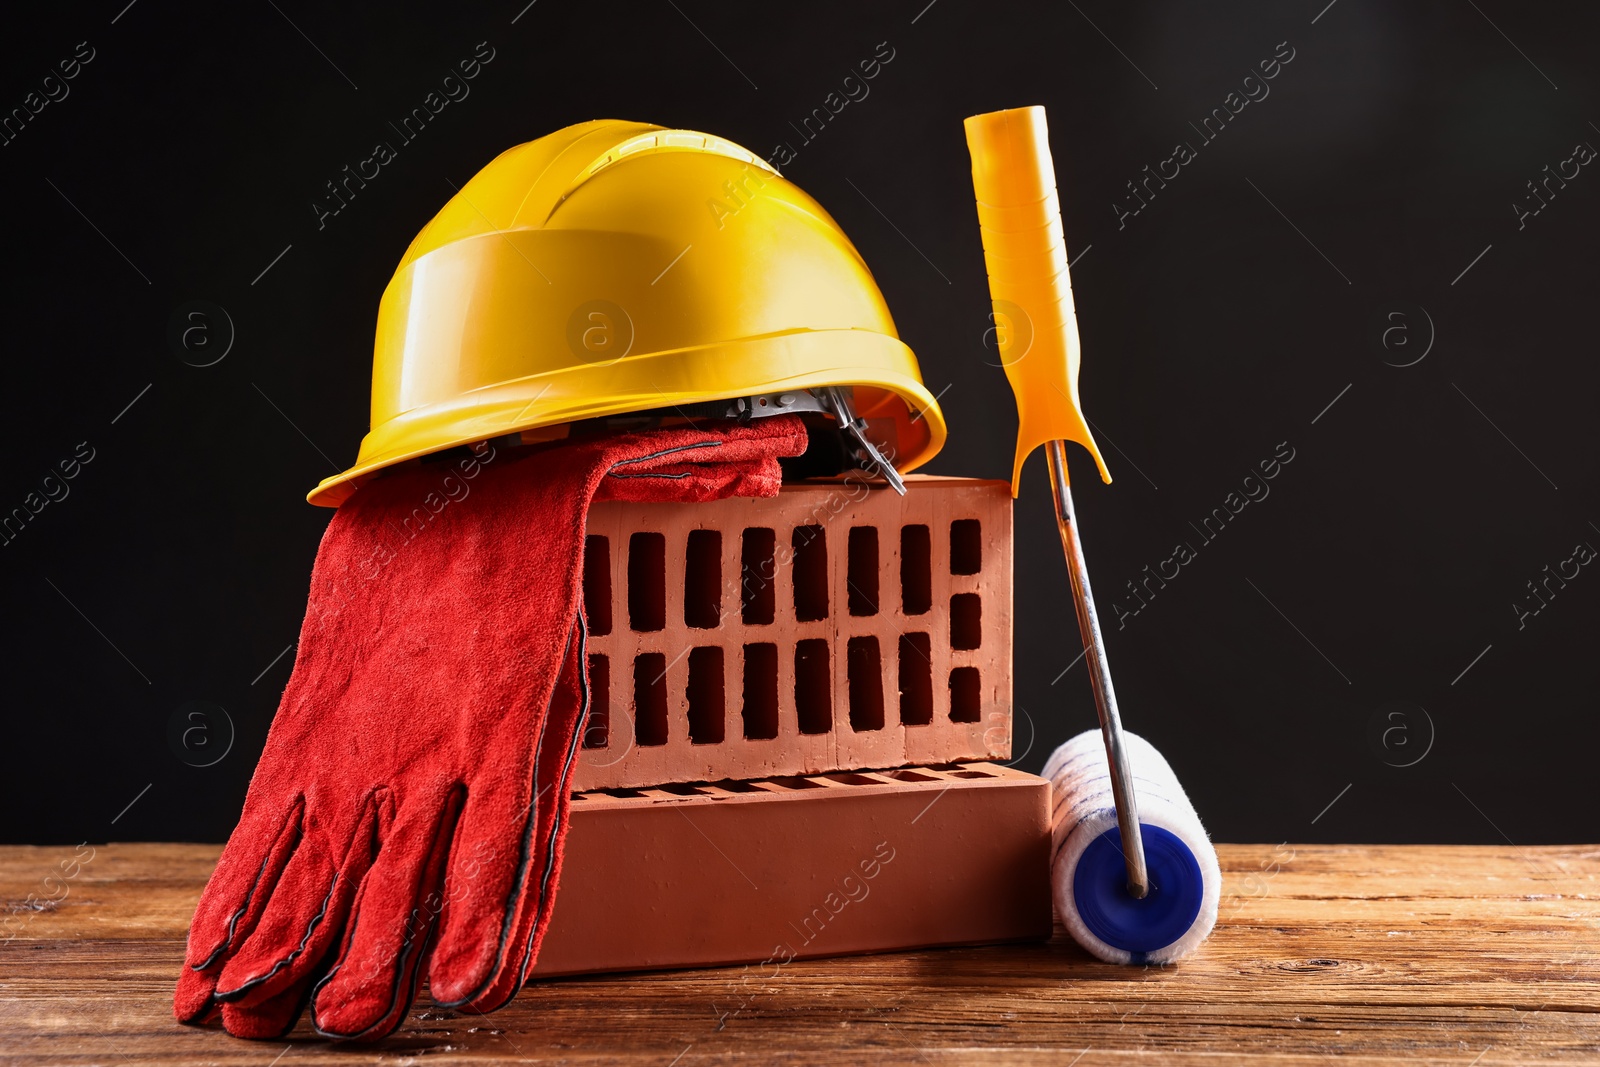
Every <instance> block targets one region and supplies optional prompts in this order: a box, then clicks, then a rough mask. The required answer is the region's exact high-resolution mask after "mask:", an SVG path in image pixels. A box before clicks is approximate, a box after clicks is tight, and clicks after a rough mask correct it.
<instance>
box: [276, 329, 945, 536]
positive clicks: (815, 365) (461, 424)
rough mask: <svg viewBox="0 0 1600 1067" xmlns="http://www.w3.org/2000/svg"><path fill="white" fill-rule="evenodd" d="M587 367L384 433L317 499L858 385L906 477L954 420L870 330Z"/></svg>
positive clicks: (436, 409) (903, 359)
mask: <svg viewBox="0 0 1600 1067" xmlns="http://www.w3.org/2000/svg"><path fill="white" fill-rule="evenodd" d="M618 362H622V363H626V364H628V365H629V373H628V374H627V375H625V377H626V378H627V379H628V380H629V381H630V382H634V383H638V382H648V383H649V385H650V389H649V390H647V391H642V392H640V391H634V392H631V393H618V392H614V391H613V390H614V389H615V387H616V384H617V378H619V377H624V376H622V375H616V374H614V373H612V370H613V368H615V367H616V366H617V365H618ZM618 362H613V361H608V362H604V363H588V364H578V365H575V366H567V367H561V368H558V369H555V370H551V371H548V372H545V373H542V374H534V375H529V376H527V377H523V378H518V379H515V380H513V381H509V382H501V383H497V384H495V385H492V386H486V387H483V388H480V389H474V390H470V391H467V392H465V393H463V394H461V395H460V396H459V397H457V398H453V399H452V400H450V401H448V402H443V403H435V404H427V405H423V406H420V407H416V408H413V409H411V410H409V411H405V412H402V413H400V414H399V415H396V416H395V417H393V418H391V419H389V420H388V421H386V422H384V423H382V424H380V425H377V426H374V427H372V430H371V432H369V433H368V434H367V435H366V437H364V438H363V439H362V441H361V449H360V452H359V453H358V456H357V459H356V463H355V465H354V466H352V467H351V468H350V469H349V470H346V471H344V472H342V473H340V474H336V475H334V476H332V477H330V478H326V479H324V480H323V481H322V482H321V483H320V484H319V485H318V486H317V487H316V488H315V489H313V490H312V491H311V492H310V493H309V494H307V496H306V499H307V500H308V501H309V502H310V503H312V504H317V505H320V506H323V507H337V506H339V505H340V504H342V503H344V501H346V500H348V499H349V498H350V497H351V496H353V495H354V494H355V492H356V490H357V489H359V488H360V487H361V485H362V484H363V483H365V482H366V481H368V480H369V479H371V478H372V477H375V476H376V475H377V474H379V473H380V472H382V471H383V470H385V469H387V468H390V467H394V466H396V465H398V464H402V463H406V462H408V461H410V460H415V459H420V458H421V457H423V456H427V455H432V454H434V453H437V452H442V451H445V450H447V449H451V448H456V447H460V446H462V445H470V444H475V443H477V442H480V441H487V440H491V439H493V438H496V437H502V436H504V435H506V434H511V433H520V432H523V431H527V430H534V429H538V428H540V427H547V426H555V425H559V424H562V423H571V422H577V421H580V420H583V419H592V418H602V417H606V416H611V415H624V414H628V413H630V412H636V411H651V410H658V409H670V408H671V407H672V406H674V405H675V404H680V403H688V402H699V401H706V400H724V399H733V398H735V397H739V396H747V395H751V394H755V393H770V392H781V391H783V390H788V389H809V388H815V387H819V386H825V385H849V386H854V387H855V389H856V406H857V410H858V412H859V413H860V414H861V416H862V417H863V418H866V419H868V420H881V419H892V420H893V422H894V426H895V433H894V438H893V440H892V441H891V442H887V443H889V444H890V445H891V447H892V448H893V449H894V452H895V455H894V456H893V459H894V463H895V467H896V469H898V470H899V471H900V472H901V473H909V472H910V471H912V470H915V469H916V468H917V467H919V466H921V465H922V464H923V463H925V462H927V460H929V459H930V458H932V457H933V456H934V455H935V454H936V453H937V452H938V451H939V449H940V448H941V447H943V445H944V440H945V433H946V429H945V422H944V416H943V414H942V413H941V412H940V410H939V405H938V402H937V400H936V399H935V398H934V396H933V395H932V394H931V393H930V392H929V391H928V389H927V388H926V387H925V386H924V385H923V384H922V382H921V381H919V380H918V379H917V378H915V377H913V376H911V375H908V374H906V373H905V371H904V369H903V368H905V367H907V366H911V367H915V366H916V363H915V357H914V356H913V355H912V354H911V350H910V349H909V348H908V347H907V346H906V345H905V344H904V342H902V341H900V340H898V339H897V338H894V337H888V336H885V335H883V334H879V333H874V332H870V331H866V330H802V331H795V332H791V333H783V334H776V335H771V336H767V337H756V338H750V339H746V340H741V341H735V342H729V343H723V344H714V345H707V346H704V347H700V348H690V349H674V350H668V351H662V352H651V353H648V354H646V355H636V356H628V357H624V358H623V359H622V360H621V361H618ZM728 367H761V368H763V371H762V373H761V374H760V375H759V376H757V377H754V378H752V380H750V381H748V382H739V381H734V382H730V383H729V384H728V387H727V388H726V389H724V390H722V391H720V392H717V393H712V394H707V393H705V392H703V391H700V390H696V389H695V388H694V387H693V383H695V382H697V381H698V382H703V381H705V380H706V378H707V374H706V372H707V371H708V370H710V369H712V368H723V369H726V368H728Z"/></svg>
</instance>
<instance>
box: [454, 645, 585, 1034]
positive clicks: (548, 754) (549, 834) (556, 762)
mask: <svg viewBox="0 0 1600 1067" xmlns="http://www.w3.org/2000/svg"><path fill="white" fill-rule="evenodd" d="M582 662H584V649H582V625H581V622H579V624H578V625H576V627H574V630H573V635H571V640H570V643H568V654H566V657H565V659H563V664H562V673H560V678H558V681H557V685H555V689H554V694H552V699H550V705H549V712H547V715H546V718H544V723H542V726H541V731H539V741H538V747H536V752H534V766H533V800H531V801H528V806H526V809H525V811H523V813H522V816H523V817H522V821H520V825H518V827H517V829H515V830H512V829H509V827H506V825H504V814H502V809H496V808H494V805H493V803H485V805H483V806H482V808H478V811H477V817H474V819H472V821H470V822H469V816H474V811H472V801H474V797H472V795H470V793H469V797H467V813H466V814H462V827H464V830H462V832H458V833H456V854H454V856H453V857H451V859H453V862H451V870H450V881H448V883H446V893H445V910H443V915H442V917H440V934H438V942H437V944H435V945H434V950H432V953H430V960H429V990H430V993H432V997H434V1001H435V1003H438V1005H440V1006H443V1008H458V1006H466V1008H467V1009H469V1011H477V1013H490V1011H494V1009H498V1008H501V1006H504V1005H506V1001H509V1000H510V998H512V997H515V995H517V990H518V989H520V987H522V982H523V977H525V974H526V969H528V960H530V958H531V953H536V952H538V941H539V937H542V934H544V921H546V917H547V915H549V909H550V905H552V904H554V901H555V885H557V873H558V872H557V867H558V862H560V856H558V854H557V853H555V851H552V845H554V843H555V840H557V838H558V837H560V832H562V830H563V829H565V822H566V809H568V805H570V795H568V777H570V774H571V768H573V765H574V763H576V758H578V739H579V736H581V733H582V718H584V717H586V715H587V712H589V681H587V675H586V673H584V670H582ZM480 800H482V797H480ZM490 800H491V801H493V798H490ZM512 833H515V835H517V837H515V840H517V841H518V848H517V849H515V851H510V849H504V848H501V851H499V853H496V851H494V849H496V846H498V845H501V843H502V841H506V840H507V838H510V837H512ZM483 856H488V857H490V862H480V861H482V857H483ZM462 859H466V861H467V862H466V864H462V862H461V861H462ZM474 872H477V875H475V877H474ZM506 883H509V885H506ZM502 885H506V888H504V889H502V888H501V886H502Z"/></svg>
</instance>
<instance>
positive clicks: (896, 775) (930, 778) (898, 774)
mask: <svg viewBox="0 0 1600 1067" xmlns="http://www.w3.org/2000/svg"><path fill="white" fill-rule="evenodd" d="M883 773H884V776H885V777H887V778H893V779H894V780H895V781H897V782H937V781H939V780H940V779H939V778H938V777H937V776H936V775H932V774H918V773H917V772H916V771H884V772H883Z"/></svg>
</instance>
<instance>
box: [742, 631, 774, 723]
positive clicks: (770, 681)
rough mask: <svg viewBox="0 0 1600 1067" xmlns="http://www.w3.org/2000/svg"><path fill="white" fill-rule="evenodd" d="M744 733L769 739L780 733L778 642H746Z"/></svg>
mask: <svg viewBox="0 0 1600 1067" xmlns="http://www.w3.org/2000/svg"><path fill="white" fill-rule="evenodd" d="M744 736H745V738H746V740H750V741H768V740H771V739H772V738H774V737H777V736H778V646H777V645H773V644H766V643H761V644H754V645H745V646H744Z"/></svg>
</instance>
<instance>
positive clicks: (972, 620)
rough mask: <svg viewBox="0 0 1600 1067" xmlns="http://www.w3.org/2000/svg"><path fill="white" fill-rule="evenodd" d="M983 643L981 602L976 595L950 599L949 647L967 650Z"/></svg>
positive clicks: (968, 594) (958, 595)
mask: <svg viewBox="0 0 1600 1067" xmlns="http://www.w3.org/2000/svg"><path fill="white" fill-rule="evenodd" d="M982 643H983V600H982V598H981V597H979V596H978V594H977V593H957V594H956V595H955V596H953V597H951V598H950V647H951V648H954V649H961V650H968V649H974V648H977V647H978V646H979V645H980V644H982Z"/></svg>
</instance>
